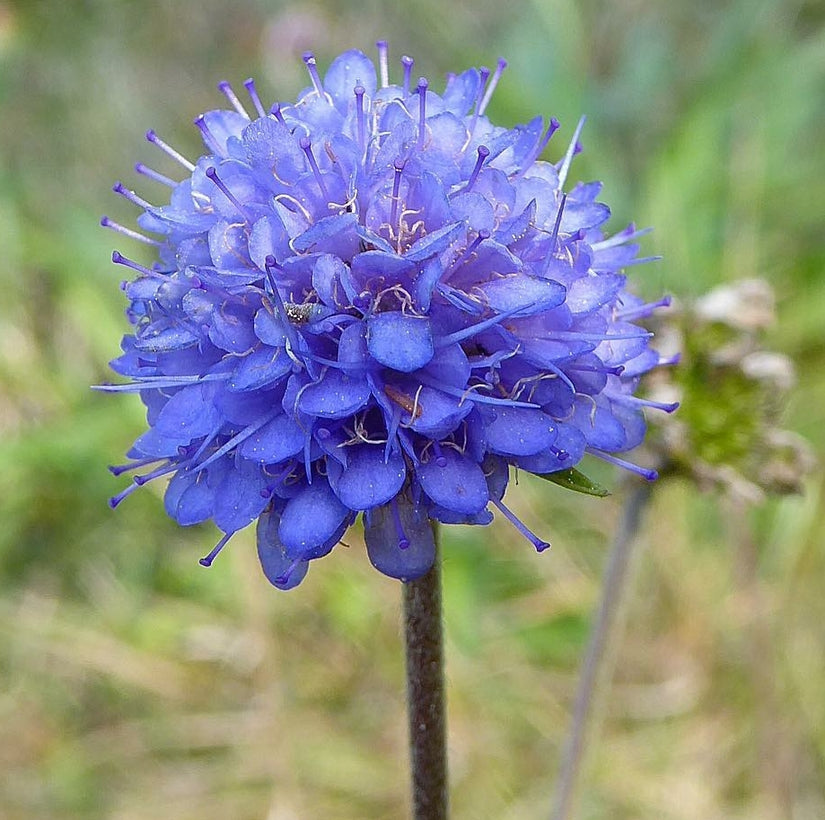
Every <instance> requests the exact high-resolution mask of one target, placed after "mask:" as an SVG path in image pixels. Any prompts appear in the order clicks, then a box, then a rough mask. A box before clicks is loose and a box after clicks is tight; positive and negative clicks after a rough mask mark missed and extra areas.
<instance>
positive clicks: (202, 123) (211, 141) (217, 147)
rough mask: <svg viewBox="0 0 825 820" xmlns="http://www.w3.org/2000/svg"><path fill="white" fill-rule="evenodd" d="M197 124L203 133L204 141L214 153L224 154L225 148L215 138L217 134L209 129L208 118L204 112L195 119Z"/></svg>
mask: <svg viewBox="0 0 825 820" xmlns="http://www.w3.org/2000/svg"><path fill="white" fill-rule="evenodd" d="M194 123H195V125H197V127H198V129H199V130H200V132H201V134H202V135H203V141H204V142H205V143H206V145H207V146H208V147H209V149H210V150H211V151H212V153H213V154H222V153H223V149H222V148H221V144H220V143H219V142H218V140H217V139H215V135H214V134H213V133H212V132H211V131H210V130H209V126H208V125H207V124H206V118H205V117H204V115H203V114H201V115H200V116H198V117H195V119H194Z"/></svg>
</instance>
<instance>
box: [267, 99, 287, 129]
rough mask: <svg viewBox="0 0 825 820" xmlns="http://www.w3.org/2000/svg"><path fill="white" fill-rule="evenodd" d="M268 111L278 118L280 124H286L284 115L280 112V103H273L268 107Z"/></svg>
mask: <svg viewBox="0 0 825 820" xmlns="http://www.w3.org/2000/svg"><path fill="white" fill-rule="evenodd" d="M269 113H270V114H271V115H272V116H273V117H275V119H276V120H278V122H279V123H281V125H286V120H285V119H284V115H283V114H282V113H281V104H280V103H273V105H272V108H270V109H269Z"/></svg>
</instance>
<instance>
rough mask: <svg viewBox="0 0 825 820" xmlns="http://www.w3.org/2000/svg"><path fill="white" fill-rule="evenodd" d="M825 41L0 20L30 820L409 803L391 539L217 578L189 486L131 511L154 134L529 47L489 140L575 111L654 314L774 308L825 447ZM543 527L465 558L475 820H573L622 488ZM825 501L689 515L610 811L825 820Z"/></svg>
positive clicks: (459, 542)
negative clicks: (126, 351) (120, 226)
mask: <svg viewBox="0 0 825 820" xmlns="http://www.w3.org/2000/svg"><path fill="white" fill-rule="evenodd" d="M230 9H231V10H230ZM823 23H825V6H823V4H822V3H821V2H819V3H817V2H796V0H791V1H790V2H780V0H733V1H732V2H730V3H727V4H725V5H723V6H716V5H714V4H710V3H690V4H689V3H676V4H668V5H665V4H660V3H655V2H652V0H639V1H638V2H634V3H630V2H620V3H614V4H605V3H599V2H595V0H587V2H582V3H574V2H572V0H531V2H525V3H523V4H521V5H519V7H518V10H517V11H516V9H515V8H514V7H512V6H506V5H505V4H497V3H492V2H490V1H489V0H486V1H485V2H479V3H473V4H469V3H467V4H464V3H457V4H452V5H449V6H448V5H447V4H443V3H436V2H434V0H416V1H415V2H409V3H407V4H404V5H403V6H402V5H401V4H397V3H392V4H391V3H379V2H377V0H362V2H359V3H352V2H342V3H334V2H332V0H326V2H320V0H319V1H318V2H314V3H297V2H282V3H276V2H264V0H244V1H243V2H239V3H235V4H232V5H231V6H230V5H229V4H224V3H220V2H218V1H217V0H200V2H197V3H195V2H193V0H175V2H171V3H168V4H164V5H162V6H161V5H158V6H151V7H150V6H147V5H145V4H139V3H135V2H127V1H126V0H123V2H104V0H73V1H72V2H66V3H58V2H55V1H54V0H39V1H38V0H28V2H23V0H18V2H8V0H6V2H0V110H1V111H2V117H0V248H2V257H0V285H1V286H2V294H3V298H2V301H0V433H2V435H0V521H2V527H0V818H3V820H18V818H19V819H20V820H22V818H33V817H36V818H43V819H44V820H49V819H50V818H54V819H55V820H57V818H60V820H90V819H91V818H117V820H144V818H150V817H151V818H155V817H157V816H165V817H174V818H181V819H182V820H186V818H196V817H197V818H199V820H209V818H227V817H233V818H241V819H242V820H243V818H250V820H251V818H268V820H276V818H277V820H285V819H286V818H311V817H327V818H342V820H344V819H348V818H361V817H370V818H396V817H399V816H403V814H404V811H405V806H406V800H407V797H406V794H407V777H406V774H405V766H406V752H405V742H406V736H405V718H404V711H403V710H404V700H403V699H404V693H403V669H402V659H401V652H400V640H401V636H400V627H399V597H400V596H399V589H398V586H397V585H396V584H395V583H393V582H390V581H389V580H388V579H385V578H383V577H380V576H379V575H378V574H377V573H376V572H375V571H374V570H372V569H371V568H370V567H369V565H368V562H367V561H366V558H365V557H364V554H363V546H362V544H361V542H360V536H358V535H355V536H353V537H352V538H351V539H349V540H348V543H349V544H350V548H349V549H338V550H336V551H335V552H334V553H333V554H332V555H331V556H330V557H329V558H327V559H325V560H324V561H323V562H319V565H318V566H317V567H313V569H312V572H311V573H310V577H309V578H308V579H307V581H306V582H305V583H304V584H303V585H302V586H301V588H300V589H299V590H298V591H297V592H295V593H290V594H281V593H278V592H276V591H275V590H272V589H271V588H270V587H269V586H268V585H267V584H266V582H265V581H264V579H263V578H262V577H261V574H260V572H259V570H258V568H257V566H256V558H255V555H254V547H253V544H252V541H251V539H250V538H249V536H248V535H246V534H244V535H243V536H241V537H238V538H237V539H235V540H234V541H233V544H232V547H231V550H229V551H228V552H227V554H226V555H224V556H222V558H221V560H220V562H219V564H218V565H217V566H216V567H214V568H213V569H212V570H211V571H209V572H207V571H205V570H203V569H202V568H200V567H199V566H198V565H197V560H196V559H197V557H198V556H200V555H201V554H203V553H205V552H206V551H207V550H208V549H209V547H210V546H211V544H212V543H213V541H214V540H215V535H214V533H213V531H212V530H211V529H210V528H208V527H198V528H194V529H192V530H180V529H178V528H176V527H174V526H173V525H172V524H171V523H169V522H168V521H167V520H166V519H165V518H164V516H163V513H162V506H161V503H160V499H159V494H158V491H157V490H156V489H154V488H150V487H147V488H146V489H144V490H143V491H142V492H140V493H137V494H135V495H134V496H133V497H132V498H130V499H129V500H128V502H127V503H125V504H124V505H123V506H122V507H121V508H119V509H118V510H117V512H116V513H112V512H111V511H110V510H109V509H108V507H107V504H106V499H107V497H108V496H110V495H112V494H113V493H114V492H115V491H116V490H117V489H119V487H120V483H119V482H118V481H116V480H114V479H112V477H111V476H110V475H109V474H108V473H107V472H106V470H105V465H106V464H107V463H111V462H115V461H118V460H119V459H120V457H121V453H122V452H123V451H124V450H125V449H126V447H127V446H128V444H129V443H130V442H131V441H132V439H133V438H134V437H135V436H136V435H137V434H138V432H139V431H140V429H141V426H142V415H141V410H140V407H139V406H138V403H137V401H135V400H133V399H132V398H129V397H112V396H101V395H99V394H96V393H93V392H92V391H90V390H89V388H88V385H89V384H92V383H95V382H99V381H101V380H104V379H107V378H108V373H107V370H106V362H107V361H108V359H110V358H111V357H112V356H113V355H115V353H116V352H117V341H118V339H119V336H120V334H121V333H122V332H123V330H124V329H125V321H124V320H123V319H122V309H123V301H122V294H121V293H120V291H119V290H118V288H117V283H118V281H119V279H120V275H119V274H118V272H117V271H116V270H115V269H114V268H112V266H111V265H110V264H108V261H107V260H108V256H109V254H110V252H111V249H112V247H113V246H115V245H117V244H118V242H117V239H116V237H113V235H111V234H109V235H107V234H106V232H105V231H103V230H101V229H99V228H97V227H96V226H97V221H98V218H99V215H100V213H101V212H104V211H105V212H108V213H110V214H111V215H112V216H113V217H115V218H117V219H120V220H122V221H124V222H125V223H127V224H129V223H130V222H131V220H132V219H133V217H134V214H133V213H132V212H131V211H130V210H129V208H128V207H127V205H126V204H125V203H122V202H119V201H117V200H116V198H115V197H114V196H113V195H112V194H110V193H109V186H110V184H111V182H112V181H114V180H115V179H118V178H121V177H122V178H124V180H125V181H128V180H131V179H133V175H132V173H131V170H130V169H131V166H132V164H133V163H134V162H135V161H137V160H146V161H148V160H149V159H150V157H151V156H152V154H151V149H150V147H149V146H147V145H146V144H145V143H144V142H143V140H142V137H141V135H142V134H143V132H144V131H145V130H146V129H147V128H149V127H155V128H157V129H158V130H159V132H160V133H161V134H162V135H163V136H164V137H165V138H167V139H168V140H169V141H171V142H172V143H173V144H175V145H176V146H180V147H181V149H182V150H183V151H184V153H190V154H194V153H195V152H196V151H197V150H198V144H197V139H196V133H195V129H194V128H192V127H191V125H189V122H190V121H191V119H192V117H194V116H195V115H196V114H197V113H199V112H200V111H201V110H204V109H206V108H209V107H211V106H213V105H217V104H218V103H219V95H218V94H217V92H216V90H215V83H216V82H217V81H218V80H220V79H224V78H226V79H229V80H231V81H233V82H238V81H241V80H243V79H244V78H245V77H247V76H249V75H255V76H256V77H258V78H259V84H260V86H261V87H262V88H263V89H265V90H266V93H267V96H268V97H269V96H271V97H273V98H279V97H280V98H286V99H288V98H290V97H292V96H294V94H295V92H296V91H297V90H298V88H300V87H302V86H303V85H304V84H305V79H304V78H303V77H302V71H301V67H300V61H299V60H298V59H297V57H298V55H300V53H301V52H302V51H303V50H304V49H305V48H307V47H313V48H315V50H316V51H317V53H318V56H319V62H321V63H325V62H326V61H328V60H329V59H330V58H331V57H332V56H334V54H335V53H337V52H338V51H340V50H343V49H344V48H347V47H350V46H359V47H362V48H364V49H365V50H369V49H371V48H372V43H373V42H374V41H375V39H377V38H379V37H388V38H389V39H390V41H391V46H392V54H393V55H394V56H395V57H397V56H399V55H400V54H401V53H403V52H407V53H412V54H414V55H415V57H416V59H417V64H416V65H417V67H416V70H417V71H418V70H419V69H420V71H421V72H422V73H427V74H428V75H429V76H430V77H433V78H434V77H436V76H443V74H444V73H445V72H446V71H449V70H455V69H457V68H463V67H464V66H465V65H471V64H474V65H478V64H481V63H487V64H491V63H493V62H494V60H495V58H496V57H497V56H498V55H499V54H500V53H501V54H504V55H505V56H507V58H508V59H509V61H510V69H509V70H508V73H507V74H505V77H504V80H503V81H502V84H501V85H500V87H499V90H498V91H497V92H496V96H495V98H494V100H493V103H492V105H491V113H492V116H494V117H495V119H496V120H498V121H501V122H506V123H513V122H516V121H524V120H526V119H528V118H530V117H531V116H533V115H534V114H535V113H537V112H542V113H545V114H546V115H548V116H549V115H550V114H553V115H555V116H557V117H558V118H559V119H560V120H561V121H562V127H563V128H562V134H561V135H560V139H559V138H557V139H559V143H558V144H556V147H555V148H553V152H551V155H552V156H553V157H554V158H555V157H556V156H557V155H558V153H559V151H560V150H561V149H560V147H559V146H560V145H562V144H563V142H564V140H565V139H566V138H568V137H569V135H570V134H571V133H572V130H573V127H574V125H575V122H576V120H577V119H578V117H579V116H580V115H581V114H582V113H586V114H587V115H588V118H589V122H588V126H587V128H586V130H585V132H584V144H585V152H584V154H583V155H582V156H580V157H578V158H577V161H576V164H575V165H574V172H575V178H576V179H590V178H601V179H604V181H605V199H606V201H607V202H609V203H610V204H611V205H612V206H613V209H614V221H613V223H612V225H613V227H614V228H617V229H618V228H620V227H622V226H623V225H624V224H625V222H627V221H628V220H630V219H634V220H636V222H637V223H639V224H641V225H647V224H650V225H654V226H655V228H656V231H655V233H654V234H653V235H652V237H650V238H648V240H646V245H645V251H646V252H650V253H652V254H654V253H655V254H662V255H663V256H664V257H665V259H664V261H663V262H659V263H656V264H655V265H650V266H647V267H645V268H640V269H636V270H635V271H634V274H635V276H634V281H635V282H636V283H638V286H639V289H640V290H641V291H643V292H644V293H645V294H648V295H658V294H659V293H660V292H662V291H663V290H664V291H668V292H671V293H673V294H675V295H676V296H677V297H679V296H681V297H689V296H691V295H695V294H698V293H700V292H702V291H704V290H705V289H707V288H708V287H711V286H713V285H714V284H717V283H719V282H722V281H731V280H735V279H738V278H742V277H750V276H762V277H765V278H767V279H768V280H769V281H770V282H771V283H772V284H773V285H774V287H775V288H776V291H777V296H778V309H779V318H780V321H779V323H778V325H777V327H776V329H775V331H774V332H773V333H772V336H771V339H770V341H771V343H772V345H773V346H774V347H775V348H776V349H778V350H781V351H783V352H785V353H787V354H789V355H791V356H793V358H794V359H795V361H796V363H797V366H798V369H799V385H798V388H797V390H796V392H795V394H794V397H793V399H792V401H791V402H790V406H789V407H788V412H787V423H788V426H789V427H791V429H794V430H796V431H798V432H800V433H803V434H804V435H806V436H807V437H808V438H809V439H810V441H811V442H812V443H813V445H814V447H815V449H816V450H817V452H820V453H821V452H823V449H825V448H823V444H824V443H825V441H823V439H824V438H825V432H823V431H825V424H823V422H825V410H823V408H825V333H823V320H822V315H823V310H825V277H824V276H823V267H824V266H825V243H823V240H825V230H824V229H823V224H825V221H824V220H823V216H824V215H825V186H823V184H822V181H823V178H825V142H823V140H822V133H823V132H825V28H824V27H823ZM342 32H346V34H342ZM554 142H555V141H554ZM124 250H125V248H124ZM129 251H130V253H133V254H135V255H139V254H140V250H137V251H135V250H134V249H131V248H130V249H129ZM731 423H732V424H735V423H736V419H735V418H734V419H731ZM594 469H595V470H596V472H597V474H598V476H599V478H600V479H601V480H603V481H604V482H605V483H608V484H610V485H611V486H617V478H616V476H615V475H614V474H613V473H611V472H608V471H605V470H603V469H601V467H600V466H599V465H594ZM512 498H513V506H515V507H516V508H517V509H518V511H519V512H520V514H522V515H523V516H524V518H525V519H526V520H528V521H530V523H531V524H532V525H533V526H535V527H536V529H537V530H538V531H539V532H541V533H542V534H546V535H548V536H549V537H550V539H551V540H552V541H553V543H554V549H553V550H552V551H551V552H549V553H546V554H543V555H542V556H539V557H537V556H536V555H535V554H532V553H531V552H530V550H529V549H528V548H527V545H525V544H523V543H520V541H519V540H518V539H515V538H513V536H512V532H511V531H510V530H509V529H508V528H507V525H506V522H501V521H496V522H495V523H494V524H493V525H492V526H491V527H490V528H488V529H485V530H479V529H475V528H473V529H470V528H451V529H448V532H447V534H446V536H445V540H446V544H445V605H446V619H447V642H448V647H447V649H448V680H449V687H450V688H449V717H450V724H449V731H450V741H449V742H450V755H451V759H450V762H451V775H452V788H453V806H454V813H455V816H456V817H457V818H458V817H460V818H490V817H495V818H502V819H503V820H522V818H524V819H525V820H527V819H528V818H537V817H542V816H546V815H547V814H548V812H549V805H550V794H551V789H552V783H553V779H554V775H555V771H556V768H557V764H558V758H559V752H560V747H561V744H562V742H563V738H564V733H565V731H566V728H567V721H568V716H569V713H570V708H571V702H572V694H573V691H574V686H575V676H576V672H577V668H578V663H579V660H580V658H581V655H582V651H583V647H584V644H585V641H586V637H587V629H588V625H589V621H590V617H591V613H592V611H593V608H594V606H595V603H596V601H597V599H598V592H599V578H600V572H601V568H602V564H603V560H604V556H605V553H606V547H607V544H608V541H609V537H610V533H611V531H612V528H613V525H614V524H615V521H616V518H617V515H618V511H619V506H620V504H621V500H622V494H621V490H620V489H619V491H618V492H617V493H616V494H615V495H614V496H613V497H611V498H609V499H606V500H599V499H592V498H578V497H571V496H570V495H568V494H565V493H563V492H562V491H560V490H557V489H555V488H552V487H548V486H547V485H546V484H544V483H543V482H534V481H530V480H529V478H528V479H523V480H522V482H521V487H520V488H519V489H518V491H517V492H514V493H513V494H512ZM824 502H825V494H823V487H822V476H821V474H817V475H815V476H814V477H813V478H812V479H811V480H810V481H809V482H808V487H807V492H806V494H805V495H804V496H803V497H799V498H789V499H785V500H782V501H771V502H769V503H767V504H765V505H764V506H763V507H762V508H760V509H758V510H754V511H749V512H748V511H742V510H740V509H738V508H736V507H735V505H732V504H730V503H726V502H725V501H720V500H719V499H716V498H708V497H703V496H700V495H699V494H698V493H697V492H696V491H695V490H694V489H692V488H691V487H690V486H688V485H687V484H685V483H678V482H672V483H670V484H662V485H661V487H659V488H657V491H656V493H655V500H654V504H653V507H652V509H651V510H650V512H649V515H648V521H647V525H646V527H645V531H644V535H643V540H644V543H645V545H646V547H647V550H646V552H645V554H644V555H643V557H642V560H641V562H640V567H639V575H638V578H637V582H636V589H635V594H634V596H633V600H632V603H631V606H630V612H629V623H628V627H627V630H626V634H625V638H624V641H623V643H622V645H621V646H620V647H619V648H618V666H617V671H616V679H615V683H614V687H613V689H612V690H611V693H610V698H609V701H608V709H607V715H606V724H605V728H604V735H603V737H602V739H601V741H600V743H599V744H598V746H597V748H596V749H595V751H594V755H593V761H592V767H591V770H590V774H589V776H588V779H587V784H586V788H585V791H584V794H583V801H582V808H581V814H580V816H581V817H582V818H603V817H610V818H619V820H621V818H628V819H629V818H656V819H657V820H658V819H659V818H664V819H665V820H669V819H670V818H672V820H683V819H684V820H689V819H690V820H693V818H696V817H703V818H737V817H741V818H749V820H750V819H751V818H755V819H756V820H762V818H764V819H765V820H773V819H774V818H791V817H793V818H800V819H801V820H808V818H810V820H814V818H820V817H823V816H825V798H823V794H825V697H823V690H824V689H825V658H823V646H825V629H824V628H823V626H822V625H823V623H825V599H823V596H822V593H821V587H822V582H823V578H825V574H824V571H825V558H823V551H822V548H821V545H822V543H823V541H824V540H825V525H824V524H823V521H825V516H823V503H824Z"/></svg>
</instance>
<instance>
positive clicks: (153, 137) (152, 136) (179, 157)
mask: <svg viewBox="0 0 825 820" xmlns="http://www.w3.org/2000/svg"><path fill="white" fill-rule="evenodd" d="M146 139H147V140H149V142H151V143H152V145H157V147H158V148H160V150H161V151H163V153H164V154H166V155H167V156H170V157H172V159H173V160H175V161H176V162H179V163H180V164H181V165H182V166H183V167H184V168H186V170H187V171H194V170H195V166H194V165H193V164H192V163H191V162H189V160H188V159H186V157H184V156H183V154H180V153H178V152H177V151H176V150H175V149H174V148H172V146H171V145H168V144H167V143H165V142H164V141H163V140H162V139H161V138H160V137H159V136H158V135H157V134H156V133H155V132H154V131H152V130H149V131H147V132H146Z"/></svg>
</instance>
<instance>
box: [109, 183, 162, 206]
mask: <svg viewBox="0 0 825 820" xmlns="http://www.w3.org/2000/svg"><path fill="white" fill-rule="evenodd" d="M112 190H113V191H114V192H115V193H116V194H118V195H119V196H122V197H123V198H124V199H126V200H128V201H129V202H131V203H132V204H133V205H137V206H138V207H139V208H143V209H144V210H147V211H148V210H150V209H151V208H152V207H153V206H152V204H151V203H149V202H147V201H146V200H145V199H143V197H140V196H138V195H137V194H136V193H135V192H134V191H132V190H130V189H129V188H127V187H126V186H125V185H124V184H123V183H122V182H116V183H115V184H114V185H113V186H112Z"/></svg>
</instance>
